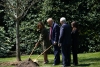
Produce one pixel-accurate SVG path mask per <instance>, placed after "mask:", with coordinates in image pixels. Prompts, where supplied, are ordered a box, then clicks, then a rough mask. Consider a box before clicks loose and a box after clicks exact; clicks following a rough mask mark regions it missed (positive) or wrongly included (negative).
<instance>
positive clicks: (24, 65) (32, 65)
mask: <svg viewBox="0 0 100 67" xmlns="http://www.w3.org/2000/svg"><path fill="white" fill-rule="evenodd" d="M16 67H39V64H38V63H36V62H33V61H32V60H31V59H28V60H25V61H22V62H19V63H18V65H17V66H16Z"/></svg>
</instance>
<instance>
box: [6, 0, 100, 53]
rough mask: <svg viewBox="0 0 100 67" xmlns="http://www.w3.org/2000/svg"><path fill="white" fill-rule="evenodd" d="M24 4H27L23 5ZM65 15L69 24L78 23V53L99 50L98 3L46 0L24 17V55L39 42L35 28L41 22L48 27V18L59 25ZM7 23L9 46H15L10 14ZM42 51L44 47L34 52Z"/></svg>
mask: <svg viewBox="0 0 100 67" xmlns="http://www.w3.org/2000/svg"><path fill="white" fill-rule="evenodd" d="M20 1H21V0H20ZM30 2H31V1H30ZM25 4H27V3H24V4H23V5H25ZM22 7H23V6H22ZM23 8H24V7H23ZM20 10H22V9H20ZM19 15H20V14H19ZM63 16H64V17H66V19H67V22H68V23H69V24H70V23H71V22H72V21H77V22H78V24H79V30H80V45H79V52H81V53H82V52H96V51H100V32H99V28H100V24H99V19H100V1H99V0H67V1H66V0H50V1H49V0H43V1H40V2H38V3H35V4H34V6H32V8H31V9H29V11H27V15H25V17H24V18H22V20H21V21H22V22H21V23H19V25H20V26H19V27H20V28H19V31H20V32H19V33H20V35H19V36H20V38H19V39H20V46H21V47H20V48H21V53H22V54H23V53H25V54H29V53H30V52H31V50H32V48H33V47H34V44H35V43H36V42H37V40H38V32H37V31H36V29H37V23H38V22H39V21H42V22H43V23H44V24H45V25H46V27H47V28H48V26H47V24H46V20H47V18H49V17H52V18H54V20H55V21H56V22H57V23H58V24H59V19H60V17H63ZM4 22H6V23H5V24H6V27H8V30H7V31H8V32H7V34H8V36H9V38H10V40H11V42H12V43H10V44H12V45H14V44H15V41H16V40H15V39H14V38H15V37H16V34H15V29H14V28H15V22H13V21H12V20H11V19H9V18H7V15H5V20H4ZM40 52H41V47H39V48H38V49H36V50H35V53H40ZM51 53H52V52H51Z"/></svg>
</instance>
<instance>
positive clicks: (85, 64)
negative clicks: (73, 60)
mask: <svg viewBox="0 0 100 67" xmlns="http://www.w3.org/2000/svg"><path fill="white" fill-rule="evenodd" d="M77 66H85V67H86V66H90V64H78V65H77Z"/></svg>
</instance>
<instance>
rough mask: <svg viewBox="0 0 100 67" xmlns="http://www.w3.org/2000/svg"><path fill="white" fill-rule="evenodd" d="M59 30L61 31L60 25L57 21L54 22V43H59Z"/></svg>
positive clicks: (52, 36) (52, 40) (52, 38)
mask: <svg viewBox="0 0 100 67" xmlns="http://www.w3.org/2000/svg"><path fill="white" fill-rule="evenodd" d="M59 32H60V27H59V25H58V24H57V23H53V26H52V32H51V34H52V35H51V42H52V44H54V41H55V42H57V43H58V39H59Z"/></svg>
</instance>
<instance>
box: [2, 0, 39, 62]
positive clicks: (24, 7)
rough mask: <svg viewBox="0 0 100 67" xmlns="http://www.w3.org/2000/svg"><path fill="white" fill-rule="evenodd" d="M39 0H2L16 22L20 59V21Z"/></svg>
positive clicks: (10, 16)
mask: <svg viewBox="0 0 100 67" xmlns="http://www.w3.org/2000/svg"><path fill="white" fill-rule="evenodd" d="M38 1H39V0H2V4H1V5H2V6H3V7H4V9H5V10H4V11H5V13H6V14H8V15H9V18H10V19H11V20H13V21H14V22H15V23H16V57H17V60H18V61H20V60H21V58H20V45H19V23H20V22H21V19H22V18H23V17H24V16H25V15H26V14H27V12H28V10H29V9H30V8H31V7H32V6H33V5H34V4H35V3H36V2H38Z"/></svg>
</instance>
